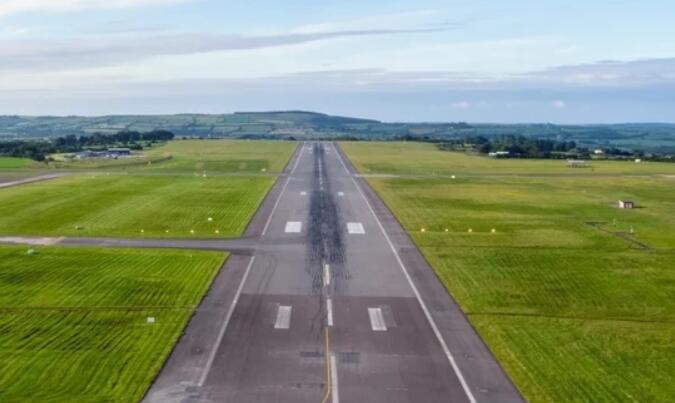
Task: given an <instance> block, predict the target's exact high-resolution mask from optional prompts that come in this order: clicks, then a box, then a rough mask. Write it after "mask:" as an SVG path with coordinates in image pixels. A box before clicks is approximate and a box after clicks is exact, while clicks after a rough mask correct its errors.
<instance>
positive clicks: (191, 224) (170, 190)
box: [0, 175, 274, 238]
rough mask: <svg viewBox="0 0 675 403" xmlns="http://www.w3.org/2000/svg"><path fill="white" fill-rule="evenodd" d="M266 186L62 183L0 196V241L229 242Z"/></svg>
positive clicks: (100, 180) (210, 180) (195, 180)
mask: <svg viewBox="0 0 675 403" xmlns="http://www.w3.org/2000/svg"><path fill="white" fill-rule="evenodd" d="M273 182H274V178H271V177H207V178H203V177H194V176H165V175H153V176H124V175H117V176H116V175H111V176H106V175H97V176H83V175H78V176H69V177H64V178H59V179H55V180H51V181H45V182H39V183H34V184H30V185H22V186H18V187H14V188H7V189H2V190H0V234H13V235H54V236H111V237H112V236H117V237H121V236H139V237H140V236H146V237H170V238H190V237H201V238H217V237H235V236H238V235H240V234H241V233H242V232H243V230H244V229H245V227H246V225H247V223H248V221H249V219H250V218H251V216H252V215H253V214H254V213H255V211H256V209H257V207H258V205H259V204H260V202H261V201H262V200H263V198H264V197H265V195H266V193H267V191H268V189H269V188H270V186H271V185H272V184H273ZM209 217H210V218H212V221H208V218H209ZM141 231H143V232H142V233H141ZM167 231H168V232H167ZM190 231H194V233H191V232H190ZM216 231H218V233H216Z"/></svg>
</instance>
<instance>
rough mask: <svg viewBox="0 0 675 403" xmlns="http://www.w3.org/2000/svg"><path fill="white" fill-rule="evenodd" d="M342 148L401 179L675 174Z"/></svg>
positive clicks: (362, 145)
mask: <svg viewBox="0 0 675 403" xmlns="http://www.w3.org/2000/svg"><path fill="white" fill-rule="evenodd" d="M341 145H342V148H343V149H344V150H345V151H346V152H347V153H348V154H349V158H350V159H351V161H352V163H354V165H355V166H356V167H357V168H358V169H359V171H360V172H362V173H364V174H401V175H447V176H450V175H457V174H465V175H484V174H488V175H528V176H536V175H550V174H574V175H588V176H594V175H621V174H624V175H630V174H635V175H644V174H675V164H669V163H658V162H643V163H639V164H638V163H635V162H619V161H592V162H591V166H590V167H589V168H569V167H567V162H566V161H564V160H534V159H492V158H488V157H476V156H471V155H467V154H463V153H450V152H447V151H439V150H437V149H436V146H435V145H433V144H429V143H410V142H399V143H395V142H388V143H377V142H371V143H367V142H351V143H350V142H346V143H341Z"/></svg>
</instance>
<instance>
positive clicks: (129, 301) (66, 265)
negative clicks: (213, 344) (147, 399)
mask: <svg viewBox="0 0 675 403" xmlns="http://www.w3.org/2000/svg"><path fill="white" fill-rule="evenodd" d="M223 259H224V257H223V254H220V253H205V252H197V253H196V252H189V251H166V250H163V251H159V250H129V249H125V250H95V249H80V248H56V247H51V248H38V249H37V254H35V255H32V256H29V255H27V254H26V248H22V247H0V334H2V337H0V362H2V366H0V401H3V402H23V401H53V402H102V401H106V402H132V401H139V400H140V399H141V398H142V396H143V394H144V393H145V391H146V390H147V388H148V387H149V385H150V382H151V381H152V379H153V378H154V377H155V375H156V374H157V372H158V371H159V369H160V368H161V366H162V364H163V362H164V360H165V359H166V358H167V357H168V355H169V353H170V351H171V349H172V347H173V344H174V343H175V342H176V341H177V339H178V338H179V337H180V334H181V332H182V329H183V328H184V326H185V324H186V323H187V321H188V319H189V317H190V316H191V315H192V312H193V310H194V309H195V307H196V306H197V305H198V303H199V301H200V300H201V298H202V296H203V294H204V292H205V291H206V289H207V287H208V285H209V284H210V282H211V280H212V278H213V276H214V275H215V273H216V271H217V269H218V268H219V267H220V265H221V264H222V261H223ZM148 316H154V317H155V318H156V323H155V324H148V323H146V319H147V317H148Z"/></svg>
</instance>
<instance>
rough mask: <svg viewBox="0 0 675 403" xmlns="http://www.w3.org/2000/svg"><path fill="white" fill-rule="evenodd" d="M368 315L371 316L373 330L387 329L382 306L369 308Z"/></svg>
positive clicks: (382, 330)
mask: <svg viewBox="0 0 675 403" xmlns="http://www.w3.org/2000/svg"><path fill="white" fill-rule="evenodd" d="M368 316H370V327H371V329H373V332H386V331H387V324H386V323H384V316H383V315H382V308H368Z"/></svg>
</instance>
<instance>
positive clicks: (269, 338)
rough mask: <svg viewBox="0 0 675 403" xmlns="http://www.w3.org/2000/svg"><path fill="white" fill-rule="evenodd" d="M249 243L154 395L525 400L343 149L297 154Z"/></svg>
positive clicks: (315, 148)
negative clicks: (350, 162)
mask: <svg viewBox="0 0 675 403" xmlns="http://www.w3.org/2000/svg"><path fill="white" fill-rule="evenodd" d="M245 238H246V239H247V240H249V241H241V242H242V244H241V247H242V253H237V252H236V251H235V252H234V254H233V255H232V256H231V257H230V259H229V260H228V262H227V264H226V265H225V267H224V268H223V270H221V271H220V273H219V275H218V276H217V277H216V279H215V281H214V283H213V285H212V287H211V289H210V290H209V293H208V295H207V296H206V297H205V299H204V300H203V302H202V304H201V305H200V307H199V309H198V310H197V312H196V313H195V315H194V316H193V318H192V320H191V321H190V324H189V325H188V327H187V329H186V332H185V334H184V335H183V337H182V338H181V340H180V341H179V343H178V344H177V345H176V347H175V349H174V351H173V353H172V354H171V356H170V358H169V360H168V361H167V362H166V364H165V366H164V368H163V369H162V371H161V372H160V375H159V376H158V378H157V379H156V381H155V382H154V384H153V385H152V387H151V389H150V391H149V392H148V394H147V396H146V398H145V401H147V402H167V401H173V402H237V403H240V402H241V403H246V402H294V403H295V402H333V403H337V402H387V403H397V402H521V401H523V400H522V397H521V396H520V394H519V393H518V391H517V390H516V389H515V387H514V386H513V385H512V383H511V382H510V380H509V379H508V377H507V376H506V375H505V374H504V372H503V371H502V369H501V368H500V367H499V365H498V364H497V363H496V361H495V360H494V358H493V357H492V355H491V354H490V352H489V351H488V349H487V348H486V347H485V345H484V344H483V342H482V341H481V340H480V338H479V337H478V336H477V334H476V333H475V331H474V330H473V328H472V327H471V325H470V324H469V322H468V321H467V320H466V318H465V317H464V315H463V314H462V312H461V310H460V309H459V308H458V307H457V305H456V304H455V302H454V301H453V300H452V298H451V297H450V296H449V294H448V293H447V292H446V291H445V289H444V288H443V286H442V284H441V283H440V281H439V280H438V278H437V277H436V276H435V274H434V272H433V270H432V269H431V268H430V267H429V266H428V264H427V263H426V261H425V260H424V259H423V258H422V256H421V255H420V254H419V251H418V250H417V249H416V248H415V247H414V245H413V244H412V243H411V241H410V239H409V238H408V237H407V235H406V234H405V232H404V231H403V230H402V228H401V227H400V225H398V222H397V221H396V220H395V219H394V217H393V216H392V215H391V213H390V212H389V211H388V210H387V209H386V207H385V206H384V204H382V202H381V200H379V198H378V197H377V195H375V194H374V192H372V190H371V189H370V188H369V187H368V185H367V183H366V182H365V181H363V179H361V178H359V177H357V176H356V175H355V172H354V170H353V168H352V166H351V165H350V164H349V161H348V160H346V158H345V157H344V155H343V154H342V153H341V151H340V150H339V149H338V147H337V145H335V144H333V143H305V144H302V145H301V146H300V147H299V148H298V150H297V151H296V153H295V155H294V157H293V158H292V160H291V161H290V163H289V165H288V167H287V169H286V172H285V175H283V176H281V177H280V178H279V180H278V182H277V184H276V185H275V187H274V188H273V189H272V191H271V192H270V194H269V195H268V197H267V199H266V200H265V202H264V203H263V205H262V206H261V208H260V209H259V211H258V213H257V214H256V216H255V217H254V219H253V221H252V222H251V224H250V225H249V228H248V229H247V232H246V234H245ZM250 239H255V240H256V242H254V244H255V245H253V244H252V243H251V242H250ZM233 242H234V241H233ZM246 251H247V252H248V253H243V252H246Z"/></svg>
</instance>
